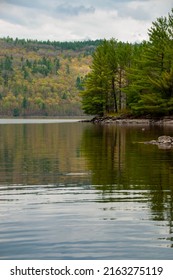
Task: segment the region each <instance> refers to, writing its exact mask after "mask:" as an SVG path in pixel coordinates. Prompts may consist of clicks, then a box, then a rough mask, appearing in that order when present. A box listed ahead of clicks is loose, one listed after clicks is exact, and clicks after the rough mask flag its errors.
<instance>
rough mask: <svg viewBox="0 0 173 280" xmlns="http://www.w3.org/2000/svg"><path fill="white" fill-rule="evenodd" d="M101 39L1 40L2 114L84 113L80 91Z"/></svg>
mask: <svg viewBox="0 0 173 280" xmlns="http://www.w3.org/2000/svg"><path fill="white" fill-rule="evenodd" d="M100 43H101V40H96V41H83V42H50V41H37V40H25V39H18V38H16V39H12V38H9V37H7V38H2V39H0V115H1V116H39V115H44V116H57V115H81V114H83V111H82V109H81V97H80V94H79V93H80V91H81V90H82V89H83V80H84V78H85V75H86V74H87V73H88V72H89V70H90V68H89V66H90V64H91V60H92V54H93V52H94V51H95V49H96V47H97V46H98V45H99V44H100Z"/></svg>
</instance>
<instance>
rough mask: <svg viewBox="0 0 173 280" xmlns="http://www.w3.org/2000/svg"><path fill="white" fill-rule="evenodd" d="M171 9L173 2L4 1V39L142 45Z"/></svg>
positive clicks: (0, 22)
mask: <svg viewBox="0 0 173 280" xmlns="http://www.w3.org/2000/svg"><path fill="white" fill-rule="evenodd" d="M171 8H173V0H85V1H83V0H73V1H72V0H0V37H1V38H2V37H7V36H10V37H13V38H16V37H18V38H28V39H38V40H48V39H49V40H51V41H52V40H53V41H54V40H55V41H74V40H87V39H92V40H95V39H103V38H106V39H110V38H115V39H118V40H120V41H125V42H126V41H129V42H135V41H141V40H145V39H147V38H148V37H147V30H148V28H149V27H150V26H151V23H152V21H155V20H156V18H158V17H160V16H167V15H168V13H169V12H170V11H171Z"/></svg>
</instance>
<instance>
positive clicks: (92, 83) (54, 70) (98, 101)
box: [0, 10, 173, 116]
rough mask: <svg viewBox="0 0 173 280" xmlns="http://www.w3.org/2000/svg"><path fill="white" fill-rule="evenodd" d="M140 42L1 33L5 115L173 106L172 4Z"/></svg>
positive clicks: (151, 110)
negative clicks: (64, 39) (63, 39)
mask: <svg viewBox="0 0 173 280" xmlns="http://www.w3.org/2000/svg"><path fill="white" fill-rule="evenodd" d="M148 35H149V40H148V41H143V42H141V43H134V44H131V43H128V42H126V43H125V42H119V41H117V40H115V39H110V40H96V41H82V42H58V41H57V42H56V41H54V42H51V41H49V40H48V41H37V40H29V39H28V40H25V39H18V38H16V39H12V38H9V37H7V38H2V39H0V115H1V116H4V115H6V116H34V115H45V116H58V115H81V114H83V113H86V114H91V115H108V114H110V115H113V114H114V115H120V114H122V115H124V114H125V115H126V116H127V115H133V116H134V115H135V116H164V115H171V114H172V112H173V10H172V11H171V13H169V14H168V16H167V17H160V18H158V19H157V20H156V21H155V22H153V23H152V26H151V28H150V29H149V30H148Z"/></svg>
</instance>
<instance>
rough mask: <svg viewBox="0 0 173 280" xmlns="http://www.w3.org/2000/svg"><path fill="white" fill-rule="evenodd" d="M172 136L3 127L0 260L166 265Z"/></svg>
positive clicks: (171, 217)
mask: <svg viewBox="0 0 173 280" xmlns="http://www.w3.org/2000/svg"><path fill="white" fill-rule="evenodd" d="M163 134H167V135H171V136H173V128H159V127H152V128H148V127H145V129H142V127H140V126H137V127H133V126H129V127H124V126H122V127H119V126H115V125H109V126H99V125H92V124H90V123H81V122H77V121H75V120H73V121H72V120H55V119H54V120H45V119H44V120H36V123H33V120H31V121H30V120H0V259H122V260H123V259H173V248H172V247H173V150H172V149H169V150H165V149H159V148H158V147H157V146H154V145H146V144H143V143H142V142H144V141H148V140H152V139H156V138H157V137H158V136H160V135H163Z"/></svg>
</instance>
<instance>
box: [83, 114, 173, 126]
mask: <svg viewBox="0 0 173 280" xmlns="http://www.w3.org/2000/svg"><path fill="white" fill-rule="evenodd" d="M83 122H90V123H93V124H100V125H109V124H116V125H123V126H129V125H139V126H140V125H141V126H155V125H156V126H167V125H170V126H173V117H163V118H160V119H154V118H132V117H130V118H128V117H108V116H105V117H94V118H92V119H90V120H83Z"/></svg>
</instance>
